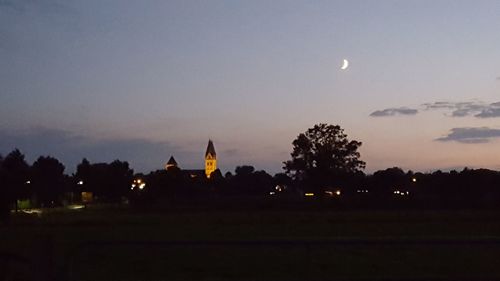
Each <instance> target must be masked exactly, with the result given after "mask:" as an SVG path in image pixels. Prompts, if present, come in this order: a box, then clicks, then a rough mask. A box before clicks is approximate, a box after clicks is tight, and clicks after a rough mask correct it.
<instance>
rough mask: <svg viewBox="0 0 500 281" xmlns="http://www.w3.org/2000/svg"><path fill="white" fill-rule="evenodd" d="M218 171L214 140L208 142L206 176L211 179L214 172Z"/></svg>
mask: <svg viewBox="0 0 500 281" xmlns="http://www.w3.org/2000/svg"><path fill="white" fill-rule="evenodd" d="M215 170H217V155H216V153H215V147H214V143H213V142H212V140H208V146H207V152H205V175H206V176H207V178H210V175H211V174H212V173H213V171H215Z"/></svg>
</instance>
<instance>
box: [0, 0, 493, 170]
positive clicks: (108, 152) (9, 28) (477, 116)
mask: <svg viewBox="0 0 500 281" xmlns="http://www.w3.org/2000/svg"><path fill="white" fill-rule="evenodd" d="M498 27H500V2H499V1H475V0H474V1H473V0H470V1H461V0H452V1H444V0H442V1H441V0H432V1H431V0H418V1H410V0H406V1H384V0H380V1H368V0H365V1H305V0H304V1H293V0H287V1H280V0H275V1H259V0H252V1H229V0H228V1H218V0H211V1H190V0H179V1H159V0H158V1H149V0H145V1H127V0H120V1H117V0H116V1H115V0H106V1H102V0H85V1H76V0H0V154H2V155H6V154H7V153H9V152H10V151H11V150H12V149H14V148H16V147H17V148H19V149H20V150H21V151H22V152H23V153H24V154H25V155H26V158H27V160H28V161H30V162H32V161H34V160H36V158H37V157H38V156H40V155H51V156H54V157H56V158H58V159H59V160H60V161H62V162H63V163H64V164H65V165H66V172H69V173H71V172H74V170H75V167H76V165H77V164H78V163H79V162H81V160H82V158H83V157H86V158H88V159H89V160H90V161H91V162H109V161H112V160H114V159H120V160H124V161H128V162H129V163H130V165H131V166H132V168H134V169H135V170H136V171H138V172H149V171H151V170H156V169H161V168H162V167H163V165H164V164H165V163H166V161H168V159H169V157H170V156H171V155H173V156H174V157H175V158H176V160H177V162H178V163H179V165H180V167H181V168H185V169H195V168H203V165H204V162H203V161H204V159H203V157H204V152H205V149H206V146H207V142H208V139H212V140H213V141H214V144H215V148H216V151H217V156H218V166H219V167H220V168H221V170H222V172H226V171H233V170H234V168H235V167H236V166H238V165H253V166H254V167H255V168H256V169H258V170H260V169H264V170H266V171H268V172H269V173H276V172H281V171H282V166H283V165H282V162H283V161H286V160H289V159H290V152H291V151H292V144H291V143H292V141H293V140H294V139H295V138H296V137H297V135H298V134H300V133H302V132H305V131H306V130H307V129H308V128H310V127H312V126H314V124H318V123H328V124H338V125H340V126H341V127H342V128H344V130H345V132H346V133H347V135H348V137H349V138H350V139H355V140H358V141H361V142H362V143H363V145H362V146H361V148H360V152H361V159H362V160H364V161H366V163H367V167H366V170H365V172H367V173H372V172H374V171H376V170H379V169H385V168H389V167H394V166H398V167H401V168H403V169H411V170H414V171H422V172H426V171H432V170H436V169H444V170H446V169H461V168H463V167H465V166H467V167H472V168H478V167H484V168H490V169H500V160H499V159H500V158H499V156H500V103H498V102H500V49H499V46H500V32H498V30H499V29H498ZM343 59H347V60H349V62H350V64H349V68H347V69H346V70H341V69H340V67H341V64H342V61H343Z"/></svg>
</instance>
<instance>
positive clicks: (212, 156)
mask: <svg viewBox="0 0 500 281" xmlns="http://www.w3.org/2000/svg"><path fill="white" fill-rule="evenodd" d="M172 168H179V166H178V164H177V161H175V159H174V156H170V159H169V160H168V162H167V164H165V170H167V171H168V170H170V169H172ZM215 170H217V153H216V152H215V146H214V143H213V142H212V140H208V145H207V150H206V152H205V170H183V171H184V172H186V173H188V174H189V175H190V176H191V177H197V176H200V175H204V176H205V177H206V178H208V179H209V178H210V176H211V175H212V173H213V172H214V171H215Z"/></svg>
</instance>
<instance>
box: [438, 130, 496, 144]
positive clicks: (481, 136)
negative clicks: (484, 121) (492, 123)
mask: <svg viewBox="0 0 500 281" xmlns="http://www.w3.org/2000/svg"><path fill="white" fill-rule="evenodd" d="M494 138H500V129H491V128H488V127H476V128H474V127H465V128H453V129H451V131H450V133H449V134H448V135H446V136H444V137H441V138H437V139H436V141H441V142H449V141H456V142H460V143H487V142H489V141H490V140H491V139H494Z"/></svg>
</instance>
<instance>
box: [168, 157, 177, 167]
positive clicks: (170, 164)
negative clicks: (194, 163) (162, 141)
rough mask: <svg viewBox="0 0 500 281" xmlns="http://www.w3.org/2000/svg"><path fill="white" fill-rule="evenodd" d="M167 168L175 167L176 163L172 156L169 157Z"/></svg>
mask: <svg viewBox="0 0 500 281" xmlns="http://www.w3.org/2000/svg"><path fill="white" fill-rule="evenodd" d="M167 165H169V166H177V161H175V159H174V156H170V159H169V160H168V162H167Z"/></svg>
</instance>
